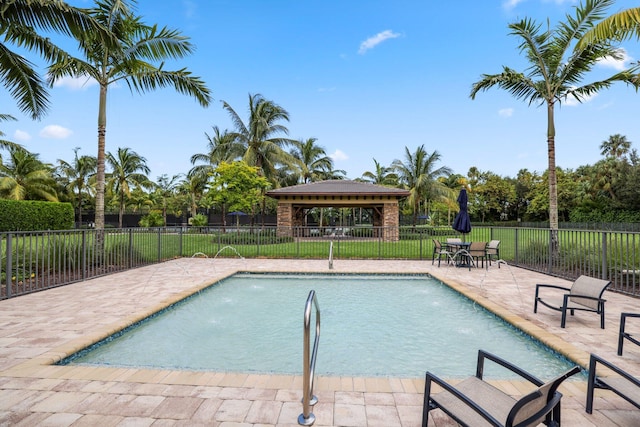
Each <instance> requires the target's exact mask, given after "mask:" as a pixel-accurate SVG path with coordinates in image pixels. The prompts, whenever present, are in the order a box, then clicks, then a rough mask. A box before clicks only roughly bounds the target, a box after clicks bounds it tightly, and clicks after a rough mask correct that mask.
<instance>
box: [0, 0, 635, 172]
mask: <svg viewBox="0 0 640 427" xmlns="http://www.w3.org/2000/svg"><path fill="white" fill-rule="evenodd" d="M68 3H70V4H72V5H75V6H80V7H90V6H92V5H93V3H92V2H91V1H90V0H75V1H74V0H71V1H68ZM634 3H635V2H633V1H631V0H618V1H617V2H616V3H615V4H614V6H613V7H612V8H610V9H609V12H610V13H614V12H616V11H618V10H622V9H627V8H629V7H636V6H637V4H634ZM577 4H578V2H577V1H572V0H482V1H477V0H458V1H434V0H431V1H426V0H348V1H345V0H268V1H265V0H206V1H205V0H138V2H137V8H136V10H137V14H138V15H139V16H142V17H143V21H144V22H145V23H147V24H158V25H159V26H167V27H169V28H173V29H178V30H180V31H181V32H182V34H183V35H185V36H188V37H189V38H190V41H191V43H193V44H194V45H195V47H196V51H195V53H194V54H192V55H191V56H189V57H187V58H184V59H182V60H180V61H179V62H168V63H167V64H166V65H165V69H178V68H183V67H186V68H188V69H189V70H190V71H191V72H192V73H193V74H194V75H196V76H199V77H200V78H202V79H203V80H204V81H205V82H206V84H207V86H208V87H209V89H210V90H211V93H212V97H213V101H212V102H211V105H210V106H209V107H207V108H204V107H202V106H200V104H199V103H198V102H197V101H196V100H195V99H193V98H190V97H188V96H186V95H181V94H179V93H177V92H176V91H175V90H174V89H173V88H164V89H159V90H156V91H154V92H148V93H146V94H143V95H139V94H137V93H131V91H130V90H129V89H128V87H127V86H126V85H115V86H110V88H109V94H108V107H107V134H106V135H107V136H106V150H107V151H108V152H112V153H116V152H117V150H118V148H124V147H128V148H129V149H131V150H133V151H135V152H136V153H138V154H139V155H141V156H143V157H144V158H145V159H146V161H147V165H148V167H149V168H150V170H151V172H150V174H149V178H151V179H152V180H156V179H157V177H159V176H161V175H163V174H166V175H168V176H169V177H171V176H173V175H177V174H185V173H187V172H188V171H189V169H191V168H192V167H193V164H192V163H191V162H190V158H191V156H192V155H194V154H196V153H206V152H207V144H208V140H207V137H206V134H209V135H212V134H213V131H212V128H213V126H218V127H219V128H220V129H221V130H224V129H229V130H230V131H231V130H233V129H234V128H233V124H232V122H231V120H230V118H229V114H228V112H227V111H226V110H224V109H223V107H222V101H225V102H227V103H228V104H229V105H230V106H231V107H232V108H233V109H234V110H235V111H236V112H237V113H238V114H239V115H240V116H241V117H242V118H243V120H244V121H245V123H246V121H247V120H248V100H249V95H250V94H261V95H262V96H263V97H264V98H266V99H268V100H271V101H273V102H275V103H276V104H278V105H280V106H281V107H282V108H284V109H285V110H286V111H287V112H288V113H289V117H290V120H289V122H284V123H282V124H284V125H285V126H286V127H287V128H288V130H289V135H288V137H289V138H293V139H303V140H306V139H308V138H316V139H317V141H316V143H317V144H318V145H320V146H321V147H323V148H324V149H325V151H326V153H327V154H328V155H329V156H331V157H332V158H333V160H334V167H335V169H342V170H345V171H346V172H347V177H348V178H349V179H355V178H358V177H360V176H362V174H363V173H364V172H366V171H373V170H375V168H374V159H375V160H377V161H378V162H379V163H380V164H382V165H383V166H389V165H391V163H392V162H393V161H394V160H396V159H399V160H404V159H405V150H406V149H409V151H410V152H414V151H415V150H416V148H417V147H419V146H421V145H424V148H425V150H426V151H427V152H428V153H430V154H431V153H433V152H436V151H437V152H438V153H439V154H440V159H441V160H440V163H438V164H437V165H436V167H440V166H446V167H449V168H450V169H451V170H452V171H453V172H454V173H457V174H461V175H466V174H467V172H468V170H469V168H470V167H476V168H478V169H479V170H481V171H490V172H493V173H496V174H498V175H500V176H503V177H515V176H516V175H517V173H518V171H519V170H521V169H528V170H529V171H532V172H533V171H536V172H538V173H543V172H544V171H545V170H546V168H547V165H548V157H547V142H546V126H547V120H546V108H545V107H544V106H538V105H536V104H533V105H529V104H528V102H526V101H523V100H519V99H516V98H514V97H512V96H511V95H510V94H509V93H508V92H506V91H503V90H501V89H498V88H493V89H490V90H489V91H487V92H481V93H479V94H478V95H477V97H476V99H475V100H472V99H471V98H470V96H469V95H470V92H471V87H472V84H473V83H474V82H476V81H478V80H480V79H481V77H482V75H483V74H496V73H500V72H501V71H502V67H503V66H508V67H510V68H513V69H515V70H517V71H526V69H527V63H526V60H525V59H524V58H523V56H522V55H521V53H520V51H519V48H518V46H519V43H520V39H518V38H517V37H515V36H512V35H509V32H510V30H509V28H508V25H509V24H510V23H514V22H518V21H520V20H521V19H524V18H531V19H534V20H535V21H536V22H538V23H540V24H542V25H546V22H547V19H549V22H550V23H551V25H552V26H554V27H555V25H556V24H557V23H558V22H559V21H560V20H564V19H565V15H566V14H567V13H570V14H571V15H573V14H574V9H575V6H576V5H577ZM54 40H56V42H57V43H59V45H61V46H62V47H65V48H67V49H68V50H69V51H70V52H72V51H73V46H74V44H73V42H72V41H70V40H65V39H60V38H54ZM622 48H623V49H624V55H625V60H624V61H619V62H616V61H608V62H606V63H602V64H598V65H597V66H596V67H595V68H594V70H593V72H592V73H590V74H588V75H587V77H586V78H585V80H584V81H583V82H585V83H586V82H590V81H594V80H598V79H601V78H604V77H606V76H609V75H612V74H614V73H615V72H616V70H617V69H621V68H620V67H624V66H625V65H629V64H630V63H632V62H634V61H638V59H639V58H640V42H638V41H637V40H635V39H633V40H630V41H626V42H624V43H623V44H622ZM25 56H27V57H28V58H29V59H30V60H32V61H33V62H35V63H37V64H40V63H41V61H39V60H38V58H37V57H35V55H34V54H27V55H25ZM40 71H41V72H42V73H43V74H44V72H45V71H46V70H45V69H44V68H40ZM50 95H51V96H50V101H51V109H50V111H49V113H48V114H47V115H46V116H45V117H44V118H42V119H41V120H40V121H33V120H31V119H30V118H29V117H28V116H26V115H25V114H23V113H21V112H20V111H19V110H18V108H17V103H16V102H15V101H14V100H13V99H12V98H11V97H10V96H9V94H8V92H7V91H6V90H5V89H4V88H3V87H2V88H0V113H3V114H11V115H12V116H14V117H15V118H16V119H18V120H17V121H9V122H1V123H0V130H1V131H2V132H4V133H5V139H9V140H12V141H14V142H17V143H20V144H22V145H23V146H25V147H26V148H27V149H28V150H30V151H32V152H35V153H39V155H40V159H41V160H43V161H45V162H48V163H52V164H57V159H64V160H66V161H72V160H73V157H74V149H75V148H79V149H80V150H79V151H78V154H79V155H92V156H96V155H97V111H98V87H97V85H95V84H93V83H92V82H87V81H86V79H84V80H82V81H78V80H72V79H65V80H64V81H60V82H58V83H57V84H56V85H55V86H54V87H53V88H51V89H50ZM639 102H640V94H638V93H636V91H635V90H634V89H633V88H631V87H627V86H625V85H624V84H616V85H614V86H613V87H611V88H610V89H608V90H603V91H601V92H600V93H598V94H597V95H596V96H594V97H593V98H591V99H588V100H585V101H584V102H583V103H582V104H577V103H575V102H566V103H563V104H562V106H561V107H558V108H557V109H556V164H557V166H559V167H562V168H571V169H575V168H577V167H579V166H582V165H587V164H594V163H595V162H597V161H598V160H600V159H601V158H602V155H601V153H600V144H601V143H602V142H603V141H605V140H607V139H608V138H609V136H610V135H614V134H622V135H624V136H626V137H627V139H628V140H629V141H631V142H632V148H638V147H640V125H639V121H638V120H637V114H638V112H637V111H638V108H637V107H638V105H639Z"/></svg>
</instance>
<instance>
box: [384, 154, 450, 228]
mask: <svg viewBox="0 0 640 427" xmlns="http://www.w3.org/2000/svg"><path fill="white" fill-rule="evenodd" d="M404 151H405V161H404V162H402V161H400V160H394V161H393V163H392V167H393V169H394V170H395V171H396V173H397V174H398V181H399V182H400V184H401V185H402V186H403V187H404V188H406V189H407V190H409V193H410V194H409V198H408V200H407V201H408V203H409V204H410V205H411V207H412V209H413V225H414V226H415V225H416V223H417V222H418V212H419V210H420V204H421V203H422V202H423V201H429V200H433V199H437V198H440V197H442V196H446V195H447V190H448V188H447V187H446V186H445V185H444V184H443V183H442V182H440V181H439V180H438V178H440V177H442V176H447V175H449V174H451V169H450V168H448V167H446V166H442V167H439V168H436V163H437V162H439V161H440V153H438V152H437V151H434V152H433V153H431V154H429V153H427V152H426V151H425V149H424V145H421V146H419V147H418V148H417V149H416V151H415V152H414V153H412V152H411V151H409V148H407V147H405V148H404Z"/></svg>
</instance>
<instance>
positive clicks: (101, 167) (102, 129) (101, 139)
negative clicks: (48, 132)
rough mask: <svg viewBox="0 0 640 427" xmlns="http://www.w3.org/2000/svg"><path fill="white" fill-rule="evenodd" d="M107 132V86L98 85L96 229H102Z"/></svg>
mask: <svg viewBox="0 0 640 427" xmlns="http://www.w3.org/2000/svg"><path fill="white" fill-rule="evenodd" d="M106 134H107V86H105V85H100V103H99V106H98V159H97V160H98V168H97V172H96V229H98V230H102V229H104V187H105V146H106Z"/></svg>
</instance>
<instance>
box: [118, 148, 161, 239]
mask: <svg viewBox="0 0 640 427" xmlns="http://www.w3.org/2000/svg"><path fill="white" fill-rule="evenodd" d="M107 162H108V163H109V166H111V169H113V172H111V174H110V176H109V182H108V184H109V186H110V187H111V188H112V189H113V192H114V194H115V196H116V197H117V198H118V207H119V211H118V226H119V227H120V228H122V217H123V216H124V208H125V197H127V198H128V197H130V196H131V190H132V189H133V188H137V187H151V183H150V181H149V179H148V178H147V174H149V168H148V167H147V163H146V162H147V159H145V158H144V157H142V156H140V155H138V153H136V152H135V151H132V150H130V149H129V148H118V154H117V156H114V155H113V154H111V153H107Z"/></svg>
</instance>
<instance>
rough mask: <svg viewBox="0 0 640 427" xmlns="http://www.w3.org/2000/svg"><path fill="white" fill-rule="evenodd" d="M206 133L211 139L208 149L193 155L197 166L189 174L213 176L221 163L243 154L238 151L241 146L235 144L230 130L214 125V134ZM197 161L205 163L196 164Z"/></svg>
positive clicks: (194, 163) (193, 161) (192, 161)
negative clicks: (221, 129)
mask: <svg viewBox="0 0 640 427" xmlns="http://www.w3.org/2000/svg"><path fill="white" fill-rule="evenodd" d="M205 135H206V137H207V140H208V141H209V143H208V144H207V148H208V151H207V152H206V153H196V154H194V155H193V156H191V164H192V165H195V166H194V167H193V168H191V170H190V171H189V175H203V176H211V174H213V172H214V170H215V168H216V167H217V166H218V165H219V164H220V163H222V162H232V161H234V160H235V159H237V158H239V157H240V156H241V155H242V152H239V151H237V149H238V148H239V147H238V146H237V145H234V144H233V141H234V135H233V134H232V133H230V132H229V131H227V130H225V131H224V132H222V131H220V128H218V126H213V135H212V136H210V135H209V134H207V133H205ZM234 150H236V151H234ZM197 162H204V164H201V165H196V163H197Z"/></svg>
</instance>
